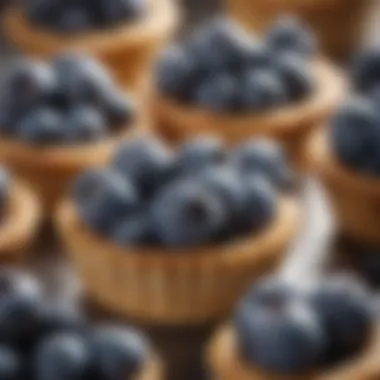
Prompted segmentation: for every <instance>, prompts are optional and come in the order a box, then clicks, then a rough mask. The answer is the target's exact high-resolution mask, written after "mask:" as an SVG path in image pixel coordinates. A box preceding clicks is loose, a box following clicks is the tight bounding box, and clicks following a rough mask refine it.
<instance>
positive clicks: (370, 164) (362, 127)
mask: <svg viewBox="0 0 380 380" xmlns="http://www.w3.org/2000/svg"><path fill="white" fill-rule="evenodd" d="M379 69H380V51H379V50H370V51H366V52H364V53H362V54H361V55H360V56H358V57H357V59H356V61H355V63H354V65H353V69H352V78H353V80H352V90H353V94H352V96H351V97H350V98H349V99H348V100H347V102H346V103H345V104H344V105H343V106H342V107H341V108H340V110H339V111H338V112H337V113H336V114H335V116H334V117H333V118H332V120H331V121H330V122H329V124H328V125H327V128H324V129H323V130H321V131H319V132H318V133H315V134H314V135H312V136H311V137H310V140H309V144H307V146H306V148H307V149H306V161H308V163H309V167H310V168H311V170H313V171H314V172H315V173H316V174H317V175H319V176H320V178H321V180H322V182H323V184H324V187H325V189H326V191H327V193H328V195H329V197H330V203H331V206H332V209H333V212H334V214H335V216H336V221H337V227H338V229H339V230H340V231H341V232H343V234H344V235H346V236H348V237H350V238H352V239H354V240H356V241H357V242H359V243H364V244H367V245H369V246H374V247H378V246H379V245H380V234H379V229H378V228H379V225H380V196H379V190H380V181H379V175H380V159H379V157H380V156H379V147H380V116H379V110H378V106H379V104H380V102H379V99H380V97H379V84H380V77H379V72H380V71H379Z"/></svg>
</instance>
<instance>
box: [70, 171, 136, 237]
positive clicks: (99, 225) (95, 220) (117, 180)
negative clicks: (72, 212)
mask: <svg viewBox="0 0 380 380" xmlns="http://www.w3.org/2000/svg"><path fill="white" fill-rule="evenodd" d="M72 192H73V197H74V200H75V203H76V205H77V207H78V211H79V214H80V216H81V218H82V219H83V220H84V221H85V223H87V224H88V225H89V226H91V227H92V228H94V229H95V230H96V231H98V232H100V233H108V232H110V231H112V229H113V228H114V227H115V225H117V223H119V222H120V220H121V219H122V218H123V217H124V215H126V214H128V213H133V212H135V211H136V210H137V209H138V207H139V196H138V194H137V192H136V189H135V188H134V186H133V184H132V183H131V182H130V181H128V180H127V179H126V178H124V177H123V176H122V175H120V174H119V173H117V172H115V171H111V170H107V169H92V170H89V171H87V172H85V173H84V174H82V175H81V176H80V177H79V178H78V179H77V180H76V181H75V183H74V185H73V190H72Z"/></svg>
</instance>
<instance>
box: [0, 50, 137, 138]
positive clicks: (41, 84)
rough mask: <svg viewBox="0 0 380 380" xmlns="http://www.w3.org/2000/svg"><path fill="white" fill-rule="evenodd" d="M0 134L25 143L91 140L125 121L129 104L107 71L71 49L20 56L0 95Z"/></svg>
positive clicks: (129, 117)
mask: <svg viewBox="0 0 380 380" xmlns="http://www.w3.org/2000/svg"><path fill="white" fill-rule="evenodd" d="M0 96H1V97H0V134H1V135H3V136H5V137H12V138H17V139H19V140H21V141H24V142H26V143H30V144H79V143H84V142H90V141H96V140H99V139H101V138H103V137H104V136H106V135H109V134H112V133H114V132H117V131H119V130H120V128H124V127H125V126H127V125H130V123H131V122H132V120H133V118H134V113H135V110H134V106H133V103H132V101H131V99H129V98H128V96H126V95H125V94H124V93H123V92H122V91H121V90H120V89H119V88H117V86H116V84H115V83H114V81H113V79H112V77H111V76H110V74H109V73H108V71H107V70H106V69H105V68H103V67H102V65H101V64H100V63H98V62H97V61H95V60H93V59H92V58H90V57H88V56H85V55H82V54H76V53H70V54H69V53H67V54H64V55H61V56H58V57H57V58H56V59H55V60H54V61H53V63H52V64H47V63H43V62H40V61H33V60H22V61H19V62H18V63H16V64H15V65H14V67H13V68H12V69H11V71H10V72H9V75H8V76H7V77H6V81H5V83H4V85H3V87H2V92H1V95H0Z"/></svg>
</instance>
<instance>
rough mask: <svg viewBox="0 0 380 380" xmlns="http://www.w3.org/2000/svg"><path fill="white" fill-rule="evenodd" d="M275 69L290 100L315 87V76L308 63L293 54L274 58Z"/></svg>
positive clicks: (306, 93) (295, 99)
mask: <svg viewBox="0 0 380 380" xmlns="http://www.w3.org/2000/svg"><path fill="white" fill-rule="evenodd" d="M275 69H276V70H277V72H278V74H279V75H280V77H281V78H282V81H283V83H284V86H285V88H286V91H287V98H288V99H289V100H291V101H297V100H300V99H302V98H304V97H306V96H308V95H309V94H311V93H312V91H313V90H314V88H315V78H314V76H313V73H312V70H310V68H309V65H308V64H307V62H305V61H304V60H303V59H302V58H299V57H298V56H297V55H295V54H284V55H282V56H280V57H278V58H277V59H276V63H275Z"/></svg>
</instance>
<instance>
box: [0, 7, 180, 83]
mask: <svg viewBox="0 0 380 380" xmlns="http://www.w3.org/2000/svg"><path fill="white" fill-rule="evenodd" d="M177 13H178V12H177V7H176V4H175V1H172V0H158V1H156V0H94V1H88V0H78V1H74V2H67V1H66V0H23V1H21V2H19V3H18V4H17V5H15V6H14V7H13V8H12V9H11V10H10V11H9V12H8V13H7V14H6V15H5V20H4V23H5V31H6V35H7V37H8V40H9V41H10V42H11V43H12V44H14V45H15V46H16V47H18V48H19V49H20V50H21V51H22V52H23V53H26V54H28V55H31V56H33V57H38V58H44V59H45V58H51V57H53V56H55V55H56V54H58V53H60V52H62V51H67V50H79V51H86V52H87V53H89V54H91V55H94V56H96V57H97V58H98V59H100V60H102V61H103V62H104V63H105V64H107V65H108V67H109V68H110V70H111V71H112V72H113V73H114V75H115V77H116V78H117V80H118V81H119V82H120V83H121V84H123V85H125V86H127V87H128V88H138V87H139V86H140V85H141V82H143V81H145V79H146V78H145V77H146V75H147V70H148V68H149V65H150V64H151V63H152V60H153V59H154V56H155V54H156V52H157V50H158V49H159V48H160V46H161V45H162V44H163V43H164V42H165V41H166V40H167V39H168V38H169V37H170V36H171V35H172V33H173V32H174V31H175V29H176V26H177V24H178V21H179V16H178V14H177Z"/></svg>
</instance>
